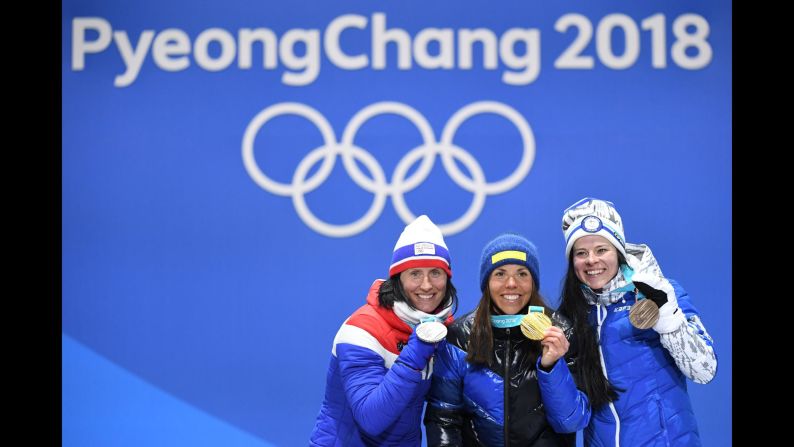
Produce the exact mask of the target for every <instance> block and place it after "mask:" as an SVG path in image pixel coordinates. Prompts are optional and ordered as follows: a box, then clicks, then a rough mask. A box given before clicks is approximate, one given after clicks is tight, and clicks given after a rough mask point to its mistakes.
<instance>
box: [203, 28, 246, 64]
mask: <svg viewBox="0 0 794 447" xmlns="http://www.w3.org/2000/svg"><path fill="white" fill-rule="evenodd" d="M211 42H218V43H219V44H220V45H221V54H220V56H218V57H217V58H214V59H213V58H212V56H210V54H209V46H210V43H211ZM235 46H236V45H235V43H234V37H232V35H231V34H229V33H228V32H227V31H226V30H224V29H221V28H210V29H208V30H206V31H204V32H202V33H201V34H199V35H198V37H197V38H196V43H195V48H194V50H193V51H194V53H195V54H196V63H197V64H198V65H199V67H201V68H203V69H205V70H208V71H220V70H223V69H225V68H226V67H228V66H229V65H231V63H232V61H234V55H235V53H237V51H236V49H235Z"/></svg>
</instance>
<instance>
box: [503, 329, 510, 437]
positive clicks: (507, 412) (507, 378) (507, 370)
mask: <svg viewBox="0 0 794 447" xmlns="http://www.w3.org/2000/svg"><path fill="white" fill-rule="evenodd" d="M504 387H505V397H504V399H505V447H510V436H509V433H510V429H509V424H508V423H507V421H508V420H510V400H509V395H508V394H509V393H508V391H509V390H510V328H507V349H506V350H505V378H504Z"/></svg>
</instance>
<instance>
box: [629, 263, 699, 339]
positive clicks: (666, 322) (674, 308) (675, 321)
mask: <svg viewBox="0 0 794 447" xmlns="http://www.w3.org/2000/svg"><path fill="white" fill-rule="evenodd" d="M632 282H633V283H634V285H635V286H636V287H637V290H639V291H640V292H642V294H643V295H645V297H646V298H648V299H649V300H651V301H653V302H654V303H656V305H657V306H659V321H657V322H656V324H654V325H653V330H655V331H656V332H658V333H660V334H667V333H669V332H673V331H674V330H676V329H678V328H679V327H681V325H682V324H684V323H686V317H685V316H684V312H682V311H681V309H679V308H678V300H677V299H676V297H675V290H673V286H672V284H670V281H668V280H666V279H665V278H663V277H659V276H654V275H642V274H639V273H638V274H636V275H634V277H633V278H632Z"/></svg>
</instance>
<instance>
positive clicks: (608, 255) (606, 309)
mask: <svg viewBox="0 0 794 447" xmlns="http://www.w3.org/2000/svg"><path fill="white" fill-rule="evenodd" d="M562 230H563V233H564V235H565V255H566V257H567V258H568V270H567V273H566V276H565V280H564V285H563V291H562V297H561V301H560V307H559V310H560V311H561V312H563V313H565V315H567V316H568V317H569V318H570V319H571V320H572V324H573V330H574V332H575V333H576V334H577V341H578V357H577V360H578V370H577V374H578V375H577V379H578V380H577V381H578V383H579V385H580V388H582V390H584V391H585V392H586V394H587V396H588V398H589V400H590V404H591V405H592V409H593V414H592V418H591V420H590V423H589V425H588V426H587V428H586V429H585V433H584V434H585V438H584V445H585V446H631V447H633V446H640V445H642V446H651V445H653V446H657V445H658V446H688V447H691V446H699V445H700V438H699V435H698V429H697V424H696V421H695V416H694V413H693V411H692V406H691V404H690V400H689V395H688V394H687V386H686V378H689V379H691V380H692V381H694V382H696V383H707V382H709V381H710V380H711V379H712V378H713V377H714V375H715V373H716V370H717V359H716V356H715V354H714V349H713V347H712V339H711V337H710V336H709V334H708V333H707V332H706V329H705V327H704V326H703V323H702V322H701V321H700V317H699V314H698V311H697V310H696V309H695V307H694V306H693V305H692V302H691V301H690V299H689V296H688V295H687V293H686V292H685V291H684V289H683V288H681V286H680V285H678V283H676V282H675V281H674V280H671V279H667V278H665V277H664V275H662V271H661V269H660V268H659V264H658V263H657V261H656V259H655V258H654V256H653V254H652V253H651V249H650V248H649V247H648V246H647V245H641V244H631V243H626V239H625V237H624V233H623V222H622V219H621V217H620V215H619V214H618V212H617V210H616V209H615V207H614V206H613V204H612V203H611V202H607V201H604V200H599V199H593V198H585V199H582V200H580V201H578V202H576V203H575V204H573V205H571V206H570V207H569V208H568V209H566V210H565V212H564V214H563V218H562ZM646 299H647V300H648V301H645V300H646ZM643 301H645V302H643ZM643 307H646V310H645V312H642V311H640V309H642V308H643Z"/></svg>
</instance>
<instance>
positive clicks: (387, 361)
mask: <svg viewBox="0 0 794 447" xmlns="http://www.w3.org/2000/svg"><path fill="white" fill-rule="evenodd" d="M451 277H452V269H451V260H450V256H449V251H448V250H447V246H446V244H445V243H444V238H443V236H442V235H441V231H440V230H439V229H438V227H436V226H435V225H434V224H433V222H431V221H430V219H429V218H428V217H427V216H424V215H423V216H419V217H418V218H417V219H416V220H414V221H413V222H411V223H410V224H409V225H408V226H406V227H405V230H403V232H402V234H401V235H400V238H399V239H398V240H397V244H396V245H395V246H394V252H393V254H392V263H391V266H390V268H389V279H387V280H385V281H384V280H381V279H378V280H375V282H374V283H373V284H372V286H370V289H369V293H368V294H367V298H366V304H364V305H363V306H362V307H360V308H359V309H358V310H356V311H355V312H354V313H353V314H352V315H351V316H350V317H349V318H348V319H347V320H345V322H344V323H343V324H342V326H341V327H340V329H339V331H338V332H337V333H336V337H335V338H334V343H333V347H332V348H331V361H330V364H329V366H328V373H327V377H326V388H325V398H324V400H323V403H322V406H321V408H320V413H319V415H318V416H317V421H316V423H315V426H314V430H313V431H312V433H311V438H310V441H309V444H310V445H311V446H344V447H355V446H411V447H414V446H415V447H418V446H420V445H421V443H422V431H421V427H422V425H421V422H422V409H423V407H424V402H425V396H426V395H427V391H428V389H429V388H430V375H431V374H432V372H433V360H432V356H433V354H434V353H435V351H436V348H437V347H438V345H439V344H443V336H444V335H445V334H446V327H445V325H448V324H450V323H451V322H452V320H453V314H454V312H455V309H456V307H457V296H456V293H455V288H454V287H453V286H452V282H451V279H450V278H451ZM442 323H443V324H442ZM415 328H417V329H416V330H415ZM423 329H429V330H427V331H425V330H423ZM417 332H418V333H419V336H421V338H420V337H418V336H417Z"/></svg>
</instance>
